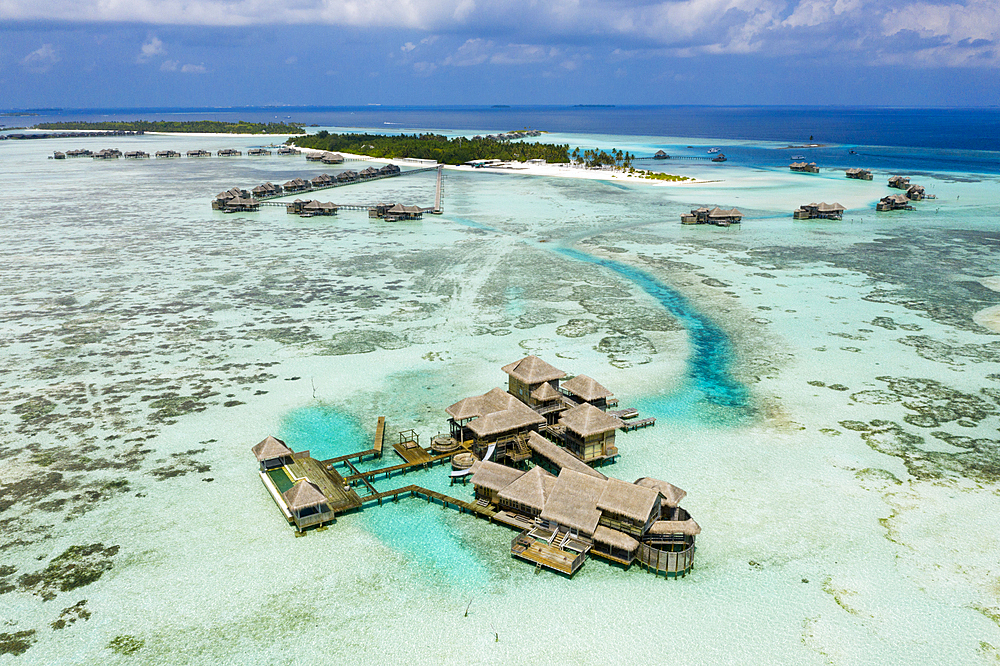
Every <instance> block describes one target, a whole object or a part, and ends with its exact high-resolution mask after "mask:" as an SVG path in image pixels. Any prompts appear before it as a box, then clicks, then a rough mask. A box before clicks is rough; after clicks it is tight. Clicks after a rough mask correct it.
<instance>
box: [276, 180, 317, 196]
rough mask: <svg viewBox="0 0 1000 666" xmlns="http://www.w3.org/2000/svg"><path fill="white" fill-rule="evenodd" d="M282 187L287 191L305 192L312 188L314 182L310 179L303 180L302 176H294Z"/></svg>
mask: <svg viewBox="0 0 1000 666" xmlns="http://www.w3.org/2000/svg"><path fill="white" fill-rule="evenodd" d="M281 189H282V190H283V191H284V192H285V193H291V192H305V191H306V190H311V189H312V184H311V183H310V182H309V181H308V180H302V179H301V178H293V179H292V180H290V181H288V182H287V183H285V184H283V185H282V186H281Z"/></svg>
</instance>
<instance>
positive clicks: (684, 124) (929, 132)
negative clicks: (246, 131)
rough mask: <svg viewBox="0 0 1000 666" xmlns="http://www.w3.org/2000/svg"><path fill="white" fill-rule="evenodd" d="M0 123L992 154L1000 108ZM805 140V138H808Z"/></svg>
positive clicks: (272, 110) (269, 113) (335, 111)
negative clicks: (236, 123) (376, 131)
mask: <svg viewBox="0 0 1000 666" xmlns="http://www.w3.org/2000/svg"><path fill="white" fill-rule="evenodd" d="M38 114H39V115H37V116H26V117H7V118H2V119H0V124H6V125H8V126H16V125H30V124H33V123H36V122H47V121H54V120H108V119H117V120H136V119H144V120H168V119H169V120H183V119H191V120H197V119H204V118H208V119H216V120H238V119H242V120H248V121H258V122H266V121H275V120H281V121H286V120H288V121H295V122H300V123H305V124H310V125H311V124H317V125H323V126H333V127H385V128H386V129H392V128H395V129H398V130H399V131H403V130H407V129H441V130H445V129H450V130H489V131H509V130H514V129H520V128H524V127H531V128H535V129H542V130H548V131H551V132H572V133H584V134H617V135H631V136H672V137H691V138H699V137H700V138H717V139H728V140H747V141H788V142H792V143H803V142H808V141H810V140H811V141H813V142H816V143H832V144H841V145H846V146H853V145H861V146H896V147H902V146H907V147H917V148H945V149H948V148H950V149H965V150H970V149H971V150H985V151H1000V108H981V109H960V108H955V109H912V108H870V107H719V106H614V107H589V106H510V107H485V106H484V107H478V106H399V107H393V106H356V107H350V106H345V107H314V106H306V107H293V106H289V107H241V108H133V109H58V110H46V111H39V112H38ZM810 137H812V138H811V139H810Z"/></svg>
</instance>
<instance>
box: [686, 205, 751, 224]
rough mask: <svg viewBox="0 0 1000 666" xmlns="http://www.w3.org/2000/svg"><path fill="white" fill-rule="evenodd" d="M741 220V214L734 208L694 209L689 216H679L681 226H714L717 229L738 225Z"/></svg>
mask: <svg viewBox="0 0 1000 666" xmlns="http://www.w3.org/2000/svg"><path fill="white" fill-rule="evenodd" d="M742 220H743V213H741V212H740V211H738V210H737V209H735V208H732V209H729V210H727V209H725V208H719V207H718V206H716V207H715V208H713V209H711V210H709V209H708V208H704V207H703V208H695V209H693V210H692V211H691V213H690V214H689V215H681V223H682V224H714V225H716V226H718V227H728V226H729V225H731V224H739V223H740V222H741V221H742Z"/></svg>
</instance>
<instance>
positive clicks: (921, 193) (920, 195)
mask: <svg viewBox="0 0 1000 666" xmlns="http://www.w3.org/2000/svg"><path fill="white" fill-rule="evenodd" d="M926 196H927V192H926V191H925V190H924V186H923V185H910V186H909V187H908V188H906V198H907V199H909V200H910V201H922V200H923V199H924V198H925V197H926Z"/></svg>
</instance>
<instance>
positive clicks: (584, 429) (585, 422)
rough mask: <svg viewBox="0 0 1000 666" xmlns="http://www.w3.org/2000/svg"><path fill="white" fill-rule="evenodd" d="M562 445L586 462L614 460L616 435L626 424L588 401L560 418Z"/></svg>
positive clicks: (615, 455) (564, 413)
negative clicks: (623, 424)
mask: <svg viewBox="0 0 1000 666" xmlns="http://www.w3.org/2000/svg"><path fill="white" fill-rule="evenodd" d="M559 425H560V426H562V428H563V429H564V430H563V431H562V434H563V436H562V443H563V445H564V446H565V447H566V448H567V449H568V450H569V451H571V452H572V453H573V454H574V455H575V456H576V457H578V458H579V459H580V460H582V461H583V462H585V463H591V462H597V461H604V460H608V459H614V458H615V457H617V456H618V449H617V448H616V447H615V432H616V431H617V430H618V428H620V427H621V425H622V422H621V421H620V420H618V419H617V418H616V417H614V416H612V415H611V414H608V413H607V412H604V411H601V410H600V409H598V408H597V407H594V406H593V405H591V404H590V403H588V402H585V403H582V404H580V405H577V406H576V407H573V408H571V409H567V410H566V411H564V412H563V413H562V414H561V415H560V416H559Z"/></svg>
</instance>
